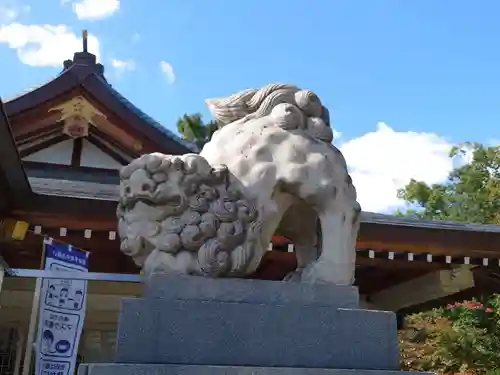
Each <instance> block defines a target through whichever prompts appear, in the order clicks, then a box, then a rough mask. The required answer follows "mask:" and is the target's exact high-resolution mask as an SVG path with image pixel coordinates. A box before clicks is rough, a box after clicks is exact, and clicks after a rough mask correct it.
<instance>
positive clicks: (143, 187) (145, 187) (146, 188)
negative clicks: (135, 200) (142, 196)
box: [141, 184, 151, 191]
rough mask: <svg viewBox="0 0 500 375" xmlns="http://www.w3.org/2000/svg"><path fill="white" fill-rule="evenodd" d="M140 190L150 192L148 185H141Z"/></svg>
mask: <svg viewBox="0 0 500 375" xmlns="http://www.w3.org/2000/svg"><path fill="white" fill-rule="evenodd" d="M141 188H142V190H143V191H144V190H150V189H151V186H149V184H142V186H141Z"/></svg>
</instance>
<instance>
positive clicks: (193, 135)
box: [177, 113, 217, 149]
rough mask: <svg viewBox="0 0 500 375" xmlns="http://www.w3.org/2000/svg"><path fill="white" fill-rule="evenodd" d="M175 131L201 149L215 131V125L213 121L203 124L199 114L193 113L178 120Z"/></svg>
mask: <svg viewBox="0 0 500 375" xmlns="http://www.w3.org/2000/svg"><path fill="white" fill-rule="evenodd" d="M177 130H178V131H179V133H180V134H181V135H182V137H183V138H184V139H186V140H188V141H190V142H194V143H195V144H196V145H197V146H198V147H199V148H200V149H201V148H202V147H203V146H204V145H205V143H207V142H208V141H210V139H211V138H212V135H213V134H214V133H215V132H216V131H217V124H216V123H215V122H213V121H211V122H208V123H206V124H204V123H203V120H202V118H201V114H199V113H195V114H193V115H184V116H182V117H181V118H179V120H177Z"/></svg>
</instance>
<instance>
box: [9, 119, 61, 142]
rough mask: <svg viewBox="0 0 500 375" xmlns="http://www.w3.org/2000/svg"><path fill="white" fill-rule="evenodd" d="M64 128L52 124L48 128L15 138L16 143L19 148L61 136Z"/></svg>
mask: <svg viewBox="0 0 500 375" xmlns="http://www.w3.org/2000/svg"><path fill="white" fill-rule="evenodd" d="M61 130H62V126H61V125H59V124H58V123H50V124H49V125H47V126H44V127H42V128H40V129H36V130H33V131H30V132H27V133H23V134H20V135H19V136H15V141H16V144H17V147H20V146H23V145H25V144H28V143H32V142H34V141H37V140H39V139H41V138H44V137H47V136H51V135H55V134H61Z"/></svg>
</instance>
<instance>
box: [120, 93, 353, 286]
mask: <svg viewBox="0 0 500 375" xmlns="http://www.w3.org/2000/svg"><path fill="white" fill-rule="evenodd" d="M207 103H208V105H209V107H210V110H211V112H212V115H213V117H214V118H215V120H216V121H217V123H218V125H219V130H218V131H217V132H215V134H214V135H213V137H212V140H211V141H210V142H209V143H208V144H206V145H205V147H204V148H203V150H202V151H201V153H200V154H199V155H196V154H186V155H182V156H173V155H164V154H160V153H153V154H147V155H143V156H141V157H139V158H138V159H136V160H134V161H132V162H131V163H130V164H129V165H127V166H125V167H123V169H122V170H121V173H120V179H121V184H120V201H119V204H118V210H117V214H118V219H119V227H118V233H119V236H120V239H121V250H122V251H123V252H124V253H125V254H127V255H129V256H131V257H132V258H133V259H134V261H135V262H136V264H137V265H139V266H141V267H143V268H144V271H145V273H146V274H148V273H151V272H167V273H179V274H191V275H200V276H208V277H240V276H245V275H248V274H251V273H253V272H254V271H255V270H256V268H257V267H258V265H259V263H260V260H261V259H262V257H263V255H264V253H265V252H266V251H267V248H268V245H269V243H270V241H271V238H272V235H273V234H274V233H275V231H276V230H277V229H278V230H279V231H280V233H282V234H283V235H285V236H287V237H288V238H290V239H291V240H292V241H293V243H294V244H295V251H296V255H297V260H298V268H297V270H296V271H295V272H293V273H292V274H290V275H289V276H288V277H287V278H288V279H290V280H297V281H304V282H331V283H335V284H342V285H349V284H352V283H353V281H354V267H355V256H356V255H355V243H356V237H357V232H358V229H359V220H360V212H361V208H360V206H359V204H358V202H357V200H356V190H355V188H354V186H353V184H352V181H351V178H350V176H349V174H348V172H347V167H346V162H345V160H344V158H343V156H342V154H341V153H340V151H339V150H338V149H337V148H336V147H334V146H333V145H332V144H331V142H332V139H333V136H332V134H333V133H332V129H331V128H330V124H329V114H328V110H327V109H326V108H325V107H323V105H322V104H321V102H320V100H319V98H318V97H317V96H316V95H315V94H314V93H313V92H311V91H308V90H300V89H299V88H297V87H295V86H291V85H283V84H273V85H269V86H266V87H264V88H262V89H260V90H246V91H243V92H240V93H237V94H235V95H232V96H230V97H228V98H223V99H214V100H208V101H207ZM318 227H319V228H320V230H318Z"/></svg>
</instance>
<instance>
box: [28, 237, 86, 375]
mask: <svg viewBox="0 0 500 375" xmlns="http://www.w3.org/2000/svg"><path fill="white" fill-rule="evenodd" d="M44 246H45V256H46V258H45V270H47V271H58V272H61V271H63V272H88V259H89V253H88V252H86V251H82V250H80V249H76V248H73V247H72V246H70V245H66V244H59V243H55V242H52V243H45V244H44ZM86 297H87V281H85V280H72V279H67V278H66V279H44V280H43V282H42V286H41V290H40V314H39V321H38V334H37V341H36V350H35V352H36V372H35V374H36V375H73V374H74V372H75V366H76V360H77V354H78V344H79V342H80V336H81V334H82V329H83V322H84V318H85V307H86Z"/></svg>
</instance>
